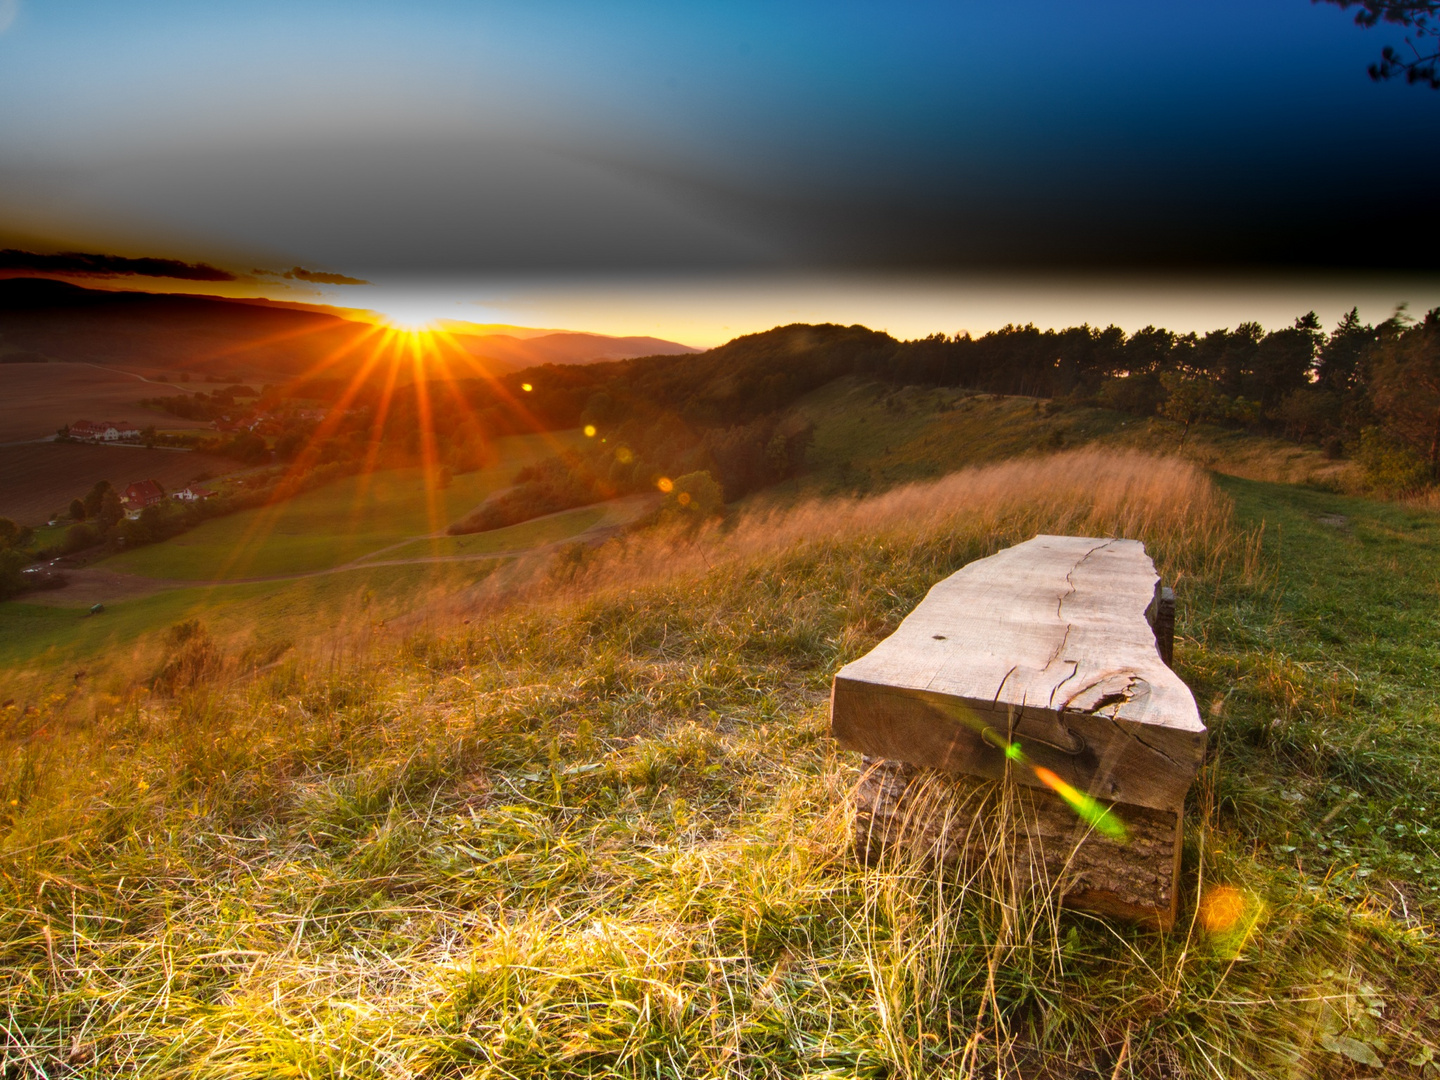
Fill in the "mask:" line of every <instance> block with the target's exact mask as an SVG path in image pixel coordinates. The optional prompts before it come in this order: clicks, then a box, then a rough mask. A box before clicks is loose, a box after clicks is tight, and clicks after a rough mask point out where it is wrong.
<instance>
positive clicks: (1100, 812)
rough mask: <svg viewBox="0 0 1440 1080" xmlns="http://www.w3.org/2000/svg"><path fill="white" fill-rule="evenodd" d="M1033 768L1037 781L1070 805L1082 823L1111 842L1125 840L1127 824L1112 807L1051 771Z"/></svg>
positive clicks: (1036, 766)
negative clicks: (1112, 810)
mask: <svg viewBox="0 0 1440 1080" xmlns="http://www.w3.org/2000/svg"><path fill="white" fill-rule="evenodd" d="M1031 768H1033V769H1034V770H1035V777H1036V779H1038V780H1039V781H1040V782H1041V783H1042V784H1044V785H1045V786H1046V787H1048V788H1049V789H1050V790H1051V791H1053V792H1055V794H1057V795H1059V796H1060V798H1062V799H1064V800H1065V801H1066V802H1067V803H1069V804H1070V809H1072V810H1074V811H1075V813H1076V814H1077V815H1078V816H1079V818H1080V820H1081V821H1083V822H1085V824H1087V825H1089V826H1090V827H1091V828H1093V829H1094V830H1095V831H1096V832H1098V833H1100V834H1101V835H1102V836H1108V837H1109V838H1110V839H1111V840H1124V839H1125V836H1126V833H1125V823H1124V822H1123V821H1121V820H1120V818H1119V817H1118V816H1117V815H1115V814H1112V813H1111V812H1110V809H1111V808H1110V807H1108V806H1106V805H1105V804H1104V803H1102V802H1101V801H1100V800H1099V799H1095V798H1092V797H1091V796H1089V795H1086V794H1085V793H1084V792H1083V791H1081V790H1079V789H1078V788H1075V787H1072V786H1071V785H1069V784H1067V783H1066V782H1065V781H1064V780H1061V779H1060V777H1058V776H1056V775H1055V774H1054V773H1053V772H1051V771H1050V770H1049V769H1046V768H1043V767H1042V766H1039V765H1033V766H1031Z"/></svg>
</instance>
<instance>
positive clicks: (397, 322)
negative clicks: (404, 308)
mask: <svg viewBox="0 0 1440 1080" xmlns="http://www.w3.org/2000/svg"><path fill="white" fill-rule="evenodd" d="M381 321H382V322H383V324H384V326H385V328H386V329H388V330H394V331H397V332H398V333H401V334H428V333H430V332H432V331H434V330H437V329H439V327H440V320H439V319H432V318H427V317H425V316H423V315H390V314H383V315H382V316H381Z"/></svg>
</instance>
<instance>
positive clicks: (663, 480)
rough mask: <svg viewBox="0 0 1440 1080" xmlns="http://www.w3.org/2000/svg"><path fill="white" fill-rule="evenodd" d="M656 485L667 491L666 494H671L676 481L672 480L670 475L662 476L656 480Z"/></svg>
mask: <svg viewBox="0 0 1440 1080" xmlns="http://www.w3.org/2000/svg"><path fill="white" fill-rule="evenodd" d="M655 486H656V487H658V488H659V489H660V490H661V491H663V492H665V494H666V495H669V494H670V492H672V491H674V490H675V481H674V480H671V479H670V478H669V477H668V476H662V477H660V479H659V480H656V481H655Z"/></svg>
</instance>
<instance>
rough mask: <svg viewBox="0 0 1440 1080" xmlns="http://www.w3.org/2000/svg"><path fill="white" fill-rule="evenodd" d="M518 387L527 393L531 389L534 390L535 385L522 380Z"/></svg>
mask: <svg viewBox="0 0 1440 1080" xmlns="http://www.w3.org/2000/svg"><path fill="white" fill-rule="evenodd" d="M520 389H521V390H524V391H525V392H526V393H527V394H528V393H530V391H531V390H534V389H535V387H533V386H531V385H530V384H529V383H528V382H522V383H521V384H520Z"/></svg>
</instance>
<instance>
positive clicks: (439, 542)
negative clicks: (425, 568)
mask: <svg viewBox="0 0 1440 1080" xmlns="http://www.w3.org/2000/svg"><path fill="white" fill-rule="evenodd" d="M612 516H613V515H611V514H609V513H608V512H607V510H606V508H605V507H603V506H583V507H581V508H580V509H578V510H567V511H565V512H563V513H560V514H554V515H551V516H547V517H544V518H541V519H539V520H536V521H522V522H521V523H520V524H518V525H507V526H506V527H505V528H503V529H491V530H490V531H489V532H483V533H470V534H468V535H465V536H443V537H435V538H433V539H429V540H416V541H414V542H413V543H409V544H406V545H405V546H404V547H398V548H395V549H394V550H393V551H386V552H385V553H384V554H383V555H381V556H380V558H384V559H413V558H424V557H426V556H430V555H484V554H488V553H490V552H495V551H521V550H524V549H526V548H532V547H538V546H539V545H541V544H550V543H553V542H555V541H556V540H568V539H569V538H570V537H572V536H578V535H580V534H581V533H583V532H584V531H585V530H586V529H589V528H591V527H592V526H594V525H599V524H602V523H607V524H608V522H609V518H610V517H612Z"/></svg>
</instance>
